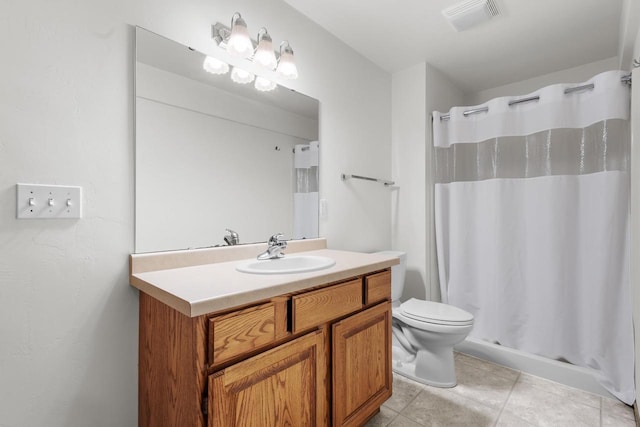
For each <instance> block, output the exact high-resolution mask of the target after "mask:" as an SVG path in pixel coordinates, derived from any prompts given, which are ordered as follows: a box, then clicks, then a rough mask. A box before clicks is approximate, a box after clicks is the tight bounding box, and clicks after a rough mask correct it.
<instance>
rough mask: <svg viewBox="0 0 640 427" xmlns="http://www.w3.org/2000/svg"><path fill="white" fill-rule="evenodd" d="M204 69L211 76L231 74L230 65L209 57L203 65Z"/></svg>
mask: <svg viewBox="0 0 640 427" xmlns="http://www.w3.org/2000/svg"><path fill="white" fill-rule="evenodd" d="M202 68H203V69H204V70H205V71H206V72H208V73H211V74H226V73H228V72H229V64H227V63H226V62H223V61H220V60H219V59H218V58H214V57H212V56H207V57H206V58H205V59H204V62H203V63H202Z"/></svg>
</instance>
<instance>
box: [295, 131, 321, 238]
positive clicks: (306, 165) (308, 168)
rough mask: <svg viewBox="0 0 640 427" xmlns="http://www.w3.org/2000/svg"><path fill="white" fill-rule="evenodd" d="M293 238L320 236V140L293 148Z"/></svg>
mask: <svg viewBox="0 0 640 427" xmlns="http://www.w3.org/2000/svg"><path fill="white" fill-rule="evenodd" d="M293 152H294V154H293V167H294V170H295V179H296V182H295V189H294V191H293V238H294V239H312V238H316V237H318V160H319V159H318V141H313V142H310V143H309V144H297V145H296V146H295V148H294V150H293Z"/></svg>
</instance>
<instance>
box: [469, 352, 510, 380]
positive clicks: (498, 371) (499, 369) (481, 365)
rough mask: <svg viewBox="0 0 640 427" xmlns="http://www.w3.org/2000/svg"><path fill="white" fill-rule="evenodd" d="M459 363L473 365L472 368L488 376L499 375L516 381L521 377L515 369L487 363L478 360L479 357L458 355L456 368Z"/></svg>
mask: <svg viewBox="0 0 640 427" xmlns="http://www.w3.org/2000/svg"><path fill="white" fill-rule="evenodd" d="M458 362H459V363H467V364H471V365H472V366H474V367H476V368H477V369H481V370H482V371H484V372H486V373H487V374H490V375H497V376H500V377H504V378H506V379H510V380H514V381H515V380H516V379H517V378H518V375H520V371H517V370H515V369H511V368H507V367H506V366H500V365H498V364H495V363H491V362H487V361H486V360H482V359H478V358H477V357H473V356H469V355H467V354H464V353H456V366H458Z"/></svg>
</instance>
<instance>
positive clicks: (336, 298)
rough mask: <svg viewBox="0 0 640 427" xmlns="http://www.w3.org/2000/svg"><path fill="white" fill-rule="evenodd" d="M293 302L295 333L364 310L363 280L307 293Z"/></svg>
mask: <svg viewBox="0 0 640 427" xmlns="http://www.w3.org/2000/svg"><path fill="white" fill-rule="evenodd" d="M291 300H292V311H293V312H292V318H293V325H292V326H293V332H294V333H295V332H300V331H302V330H304V329H307V328H310V327H312V326H316V325H320V324H322V323H325V322H328V321H330V320H333V319H335V318H338V317H340V316H344V315H346V314H349V313H351V312H353V311H356V310H359V309H360V308H362V280H361V279H355V280H351V281H349V282H345V283H341V284H339V285H334V286H330V287H328V288H324V289H319V290H317V291H311V292H306V293H304V294H300V295H296V296H294V297H293V298H292V299H291Z"/></svg>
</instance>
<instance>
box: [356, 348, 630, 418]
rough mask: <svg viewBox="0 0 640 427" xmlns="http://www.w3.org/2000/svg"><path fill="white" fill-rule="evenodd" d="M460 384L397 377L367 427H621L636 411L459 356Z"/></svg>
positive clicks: (597, 397) (617, 402) (507, 369)
mask: <svg viewBox="0 0 640 427" xmlns="http://www.w3.org/2000/svg"><path fill="white" fill-rule="evenodd" d="M456 373H457V376H458V385H457V386H456V387H454V388H450V389H442V388H436V387H430V386H426V385H423V384H420V383H417V382H415V381H411V380H409V379H406V378H404V377H402V376H400V375H397V374H394V380H393V396H391V398H389V400H387V401H386V402H385V403H384V405H383V406H382V407H381V408H380V413H378V414H377V415H376V416H375V417H374V418H372V419H371V420H370V421H369V422H368V423H367V424H366V425H367V427H374V426H398V427H399V426H402V427H413V426H416V427H419V426H443V427H445V426H446V427H448V426H496V427H506V426H513V427H520V426H522V427H530V426H569V427H581V426H596V427H608V426H621V427H626V426H629V427H634V426H635V425H636V424H635V420H634V417H633V409H632V408H631V407H629V406H627V405H625V404H623V403H621V402H619V401H617V400H613V399H607V398H603V397H600V396H597V395H594V394H591V393H587V392H585V391H582V390H577V389H574V388H571V387H567V386H565V385H562V384H558V383H555V382H552V381H548V380H545V379H542V378H539V377H535V376H533V375H529V374H526V373H524V372H520V371H516V370H513V369H509V368H505V367H503V366H500V365H496V364H493V363H489V362H486V361H484V360H480V359H476V358H474V357H470V356H467V355H464V354H461V353H456Z"/></svg>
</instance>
